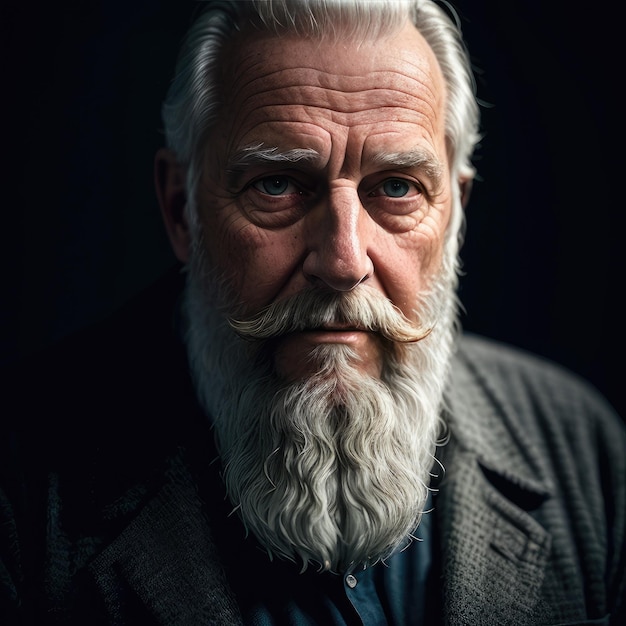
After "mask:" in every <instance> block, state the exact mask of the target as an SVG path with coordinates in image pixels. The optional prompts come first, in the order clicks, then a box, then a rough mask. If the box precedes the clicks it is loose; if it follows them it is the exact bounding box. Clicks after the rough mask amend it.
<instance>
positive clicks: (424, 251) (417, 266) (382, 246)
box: [373, 217, 445, 321]
mask: <svg viewBox="0 0 626 626" xmlns="http://www.w3.org/2000/svg"><path fill="white" fill-rule="evenodd" d="M444 231H445V225H443V224H442V223H441V222H439V221H438V220H435V219H429V218H428V217H427V218H425V219H424V220H423V221H422V222H421V223H420V225H419V226H418V227H417V228H416V229H415V230H414V231H412V232H410V233H405V234H403V235H388V234H386V235H384V236H382V237H381V239H380V240H379V245H378V246H377V247H376V249H377V257H376V258H375V259H373V260H374V265H375V268H376V272H377V274H378V276H379V278H380V281H381V283H382V285H383V286H384V290H385V293H386V295H387V297H389V298H390V299H391V301H392V302H393V303H394V304H395V305H396V306H397V307H398V308H399V309H400V310H401V311H402V312H403V313H404V314H405V315H406V316H407V317H408V318H409V319H412V320H413V321H415V317H416V315H415V307H416V304H417V302H418V299H419V296H420V293H421V292H422V291H423V290H424V289H426V288H427V287H428V285H429V283H430V281H431V279H432V277H433V276H435V275H436V274H437V273H438V271H439V269H440V267H441V260H442V252H443V243H444V235H445V232H444Z"/></svg>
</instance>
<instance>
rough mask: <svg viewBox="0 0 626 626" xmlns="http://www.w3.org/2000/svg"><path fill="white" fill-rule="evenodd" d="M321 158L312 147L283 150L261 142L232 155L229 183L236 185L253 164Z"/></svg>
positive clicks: (228, 170) (228, 176) (228, 173)
mask: <svg viewBox="0 0 626 626" xmlns="http://www.w3.org/2000/svg"><path fill="white" fill-rule="evenodd" d="M319 160H320V153H319V152H318V151H317V150H313V149H312V148H292V149H290V150H281V149H280V148H277V147H266V146H265V145H264V144H262V143H261V144H256V145H254V146H246V147H245V148H242V149H241V150H238V151H237V152H235V153H234V154H233V155H231V157H230V158H229V159H228V163H227V165H226V176H227V178H228V182H229V184H230V185H232V186H236V185H237V183H238V181H239V178H240V177H241V175H242V174H243V173H244V172H245V171H246V170H247V169H248V168H249V167H250V166H253V165H269V164H272V165H289V164H292V163H300V162H302V161H305V162H309V163H310V162H314V161H319Z"/></svg>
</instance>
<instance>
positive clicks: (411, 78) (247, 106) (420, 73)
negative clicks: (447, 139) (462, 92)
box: [221, 22, 446, 135]
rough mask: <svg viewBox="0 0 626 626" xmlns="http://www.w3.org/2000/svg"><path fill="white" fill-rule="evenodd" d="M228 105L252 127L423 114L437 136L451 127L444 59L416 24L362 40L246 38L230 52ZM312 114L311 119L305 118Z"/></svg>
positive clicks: (225, 78) (225, 76)
mask: <svg viewBox="0 0 626 626" xmlns="http://www.w3.org/2000/svg"><path fill="white" fill-rule="evenodd" d="M224 60H225V62H224V64H223V65H222V81H221V86H222V89H223V92H222V96H223V104H224V107H225V111H226V112H227V114H228V116H229V117H230V118H231V119H233V118H236V120H237V122H236V126H237V128H231V129H230V130H231V131H234V132H235V133H236V134H240V135H241V134H244V135H245V128H246V126H247V125H249V124H251V123H252V121H253V120H254V123H257V124H258V123H259V122H265V123H272V122H274V121H286V120H288V119H289V118H290V116H293V115H294V114H295V115H296V116H297V117H299V119H300V120H301V121H304V119H305V118H306V116H307V115H310V114H311V112H314V113H315V115H316V116H317V115H318V114H320V115H326V116H327V117H329V119H331V118H332V121H333V122H336V123H338V124H345V125H353V124H359V123H361V121H368V120H369V121H373V120H375V119H377V118H381V114H382V116H384V119H385V120H392V121H393V120H397V121H401V120H402V119H407V116H409V117H410V116H412V115H415V116H419V118H420V119H421V120H424V125H425V126H428V127H431V129H432V132H433V133H436V132H438V131H439V130H440V129H442V128H443V125H444V120H443V118H444V106H445V97H446V88H445V81H444V79H443V75H442V72H441V69H440V67H439V64H438V62H437V59H436V57H435V55H434V53H433V51H432V49H431V48H430V46H429V45H428V43H427V42H426V40H425V39H424V38H423V36H422V35H421V34H420V33H419V31H418V30H417V29H416V28H415V27H414V26H413V25H412V24H411V23H409V22H406V23H405V24H404V25H403V26H402V27H401V28H399V29H396V31H394V32H392V33H389V34H387V35H384V36H377V37H375V38H371V37H370V38H365V39H363V38H361V39H359V40H357V41H350V40H346V41H340V40H338V39H331V40H329V39H317V38H304V37H301V36H297V35H293V34H289V35H283V36H276V35H270V34H262V33H256V34H250V33H248V34H247V35H246V36H243V35H240V36H239V37H238V38H237V39H236V40H234V41H233V42H232V43H231V45H230V46H229V47H228V50H227V51H225V57H224ZM304 109H307V111H308V113H303V111H304Z"/></svg>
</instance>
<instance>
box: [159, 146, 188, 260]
mask: <svg viewBox="0 0 626 626" xmlns="http://www.w3.org/2000/svg"><path fill="white" fill-rule="evenodd" d="M154 183H155V187H156V194H157V199H158V201H159V206H160V207H161V215H162V216H163V222H164V223H165V230H166V231H167V235H168V237H169V240H170V244H171V246H172V250H173V251H174V254H175V255H176V258H177V259H178V260H179V261H181V262H182V263H187V261H188V260H189V252H190V249H191V234H190V232H189V224H188V222H187V215H186V208H187V187H186V177H185V170H184V168H183V167H182V166H181V165H180V163H179V162H178V160H177V159H176V155H175V154H174V153H173V152H172V151H171V150H168V149H167V148H161V149H160V150H159V151H158V152H157V153H156V156H155V159H154Z"/></svg>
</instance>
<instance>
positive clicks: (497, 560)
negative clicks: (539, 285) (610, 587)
mask: <svg viewBox="0 0 626 626" xmlns="http://www.w3.org/2000/svg"><path fill="white" fill-rule="evenodd" d="M477 382H478V381H477V380H476V378H475V376H474V374H473V372H471V369H470V368H468V367H467V366H465V365H464V364H463V363H462V362H456V364H455V366H454V368H453V376H452V385H451V386H450V388H451V389H452V391H451V393H450V395H449V397H448V405H447V406H448V415H447V417H446V422H447V424H448V425H449V428H450V441H449V443H448V446H447V448H448V449H447V451H446V452H445V456H446V458H448V459H449V460H450V468H449V471H446V473H445V475H444V477H443V480H442V482H441V484H440V486H439V494H438V496H437V505H436V507H437V511H438V513H437V516H438V521H439V528H440V532H441V542H442V571H443V584H444V612H445V621H446V623H448V624H455V625H458V624H474V623H479V624H481V625H483V626H489V625H492V624H493V625H494V626H495V625H498V626H503V625H506V624H511V625H513V624H515V625H516V626H521V625H523V624H534V623H542V622H541V619H542V618H541V616H542V614H543V612H544V611H543V606H542V599H541V589H542V583H543V580H544V576H545V571H546V566H547V563H548V557H549V554H550V545H551V537H550V535H549V533H548V532H547V531H546V530H545V529H544V528H543V527H542V526H541V525H540V524H539V523H537V522H536V521H535V519H533V517H532V516H531V512H532V511H533V510H535V509H538V508H539V507H541V505H542V504H543V502H544V501H545V500H546V499H548V498H549V496H550V492H551V490H552V487H551V484H550V480H549V479H548V478H547V477H546V476H545V475H543V474H542V471H541V459H540V456H539V455H538V454H537V453H535V451H534V450H533V448H532V446H531V445H530V444H529V442H525V441H524V434H523V433H521V432H520V433H512V432H511V424H510V423H509V422H510V420H507V419H505V418H504V416H503V415H501V414H500V411H501V407H502V406H504V405H505V402H503V403H502V404H500V403H499V402H494V398H493V397H490V394H489V393H487V392H486V391H485V389H484V387H483V386H482V385H481V384H480V382H479V384H477ZM461 398H462V402H461V401H460V399H461ZM513 421H514V420H513ZM520 441H521V442H523V443H522V444H520ZM445 465H446V461H445V459H444V466H445Z"/></svg>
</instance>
